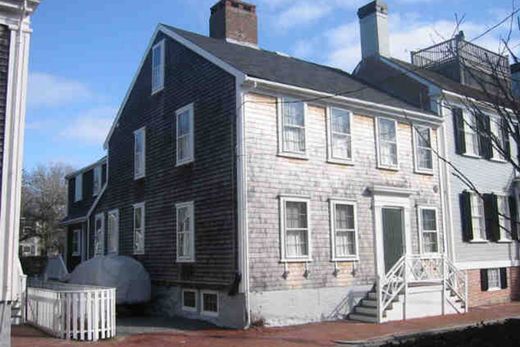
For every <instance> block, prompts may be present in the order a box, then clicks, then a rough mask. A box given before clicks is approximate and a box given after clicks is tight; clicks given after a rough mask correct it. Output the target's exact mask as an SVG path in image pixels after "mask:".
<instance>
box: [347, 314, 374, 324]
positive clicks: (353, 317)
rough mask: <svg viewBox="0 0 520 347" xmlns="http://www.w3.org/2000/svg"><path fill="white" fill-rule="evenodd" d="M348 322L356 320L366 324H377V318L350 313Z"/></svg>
mask: <svg viewBox="0 0 520 347" xmlns="http://www.w3.org/2000/svg"><path fill="white" fill-rule="evenodd" d="M348 318H349V319H350V320H357V321H360V322H366V323H377V316H367V315H364V314H357V313H351V314H349V315H348Z"/></svg>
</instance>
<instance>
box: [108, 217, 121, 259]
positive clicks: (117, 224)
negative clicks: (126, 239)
mask: <svg viewBox="0 0 520 347" xmlns="http://www.w3.org/2000/svg"><path fill="white" fill-rule="evenodd" d="M110 215H114V216H115V219H116V230H115V235H113V237H115V244H116V249H115V250H110V249H109V247H110V242H107V253H108V254H113V255H117V254H119V210H118V209H115V210H111V211H109V212H108V219H107V229H108V233H107V236H109V237H110V234H111V230H110V229H109V226H110V223H109V221H110ZM107 240H108V239H107Z"/></svg>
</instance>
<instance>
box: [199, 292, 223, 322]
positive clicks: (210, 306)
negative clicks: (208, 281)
mask: <svg viewBox="0 0 520 347" xmlns="http://www.w3.org/2000/svg"><path fill="white" fill-rule="evenodd" d="M201 297H202V314H203V315H205V316H212V317H217V316H218V309H219V306H218V292H216V291H213V290H203V291H202V292H201Z"/></svg>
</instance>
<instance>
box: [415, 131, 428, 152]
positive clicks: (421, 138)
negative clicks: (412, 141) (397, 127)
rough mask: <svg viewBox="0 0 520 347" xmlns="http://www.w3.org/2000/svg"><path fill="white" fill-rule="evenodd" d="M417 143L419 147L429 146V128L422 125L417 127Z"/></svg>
mask: <svg viewBox="0 0 520 347" xmlns="http://www.w3.org/2000/svg"><path fill="white" fill-rule="evenodd" d="M416 131H417V136H416V138H417V145H418V146H419V147H426V148H431V138H430V129H429V128H424V127H417V128H416Z"/></svg>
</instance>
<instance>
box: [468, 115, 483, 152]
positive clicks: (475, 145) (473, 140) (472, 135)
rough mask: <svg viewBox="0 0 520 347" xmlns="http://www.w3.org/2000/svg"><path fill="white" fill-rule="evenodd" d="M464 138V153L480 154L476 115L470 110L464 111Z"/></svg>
mask: <svg viewBox="0 0 520 347" xmlns="http://www.w3.org/2000/svg"><path fill="white" fill-rule="evenodd" d="M464 138H465V140H466V154H470V155H474V156H480V145H479V135H478V132H477V116H476V115H475V114H473V113H471V112H464Z"/></svg>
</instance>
